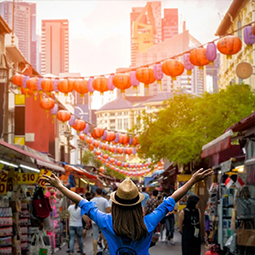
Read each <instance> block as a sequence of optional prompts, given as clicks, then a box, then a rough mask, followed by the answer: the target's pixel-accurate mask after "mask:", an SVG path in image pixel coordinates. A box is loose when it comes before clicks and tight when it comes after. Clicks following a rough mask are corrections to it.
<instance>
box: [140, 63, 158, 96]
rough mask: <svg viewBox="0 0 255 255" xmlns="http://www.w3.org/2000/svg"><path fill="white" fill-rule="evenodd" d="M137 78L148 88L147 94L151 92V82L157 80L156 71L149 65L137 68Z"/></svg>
mask: <svg viewBox="0 0 255 255" xmlns="http://www.w3.org/2000/svg"><path fill="white" fill-rule="evenodd" d="M136 78H137V80H138V81H139V82H142V83H144V87H145V89H147V94H148V93H149V91H148V89H149V84H151V83H153V82H155V81H156V78H155V77H154V71H153V69H152V68H149V67H142V68H139V69H138V70H136Z"/></svg>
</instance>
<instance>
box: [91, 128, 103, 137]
mask: <svg viewBox="0 0 255 255" xmlns="http://www.w3.org/2000/svg"><path fill="white" fill-rule="evenodd" d="M93 133H94V135H95V136H96V137H97V138H100V137H101V136H103V135H104V129H103V128H99V127H96V128H94V130H93Z"/></svg>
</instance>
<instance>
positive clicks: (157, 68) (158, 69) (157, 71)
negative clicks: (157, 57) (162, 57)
mask: <svg viewBox="0 0 255 255" xmlns="http://www.w3.org/2000/svg"><path fill="white" fill-rule="evenodd" d="M153 71H154V77H155V78H156V80H157V83H158V84H160V85H161V80H162V79H163V77H164V73H163V71H162V64H161V63H156V64H155V65H154V66H153Z"/></svg>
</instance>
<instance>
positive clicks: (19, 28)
mask: <svg viewBox="0 0 255 255" xmlns="http://www.w3.org/2000/svg"><path fill="white" fill-rule="evenodd" d="M13 4H14V27H13V24H12V23H13ZM0 15H1V16H2V17H3V18H4V20H5V21H6V22H7V23H8V25H9V26H10V27H11V28H12V29H13V30H14V34H15V35H16V36H17V37H18V48H19V49H20V51H21V52H22V54H23V55H24V57H25V58H26V60H27V61H28V62H29V63H31V65H32V67H33V68H34V69H35V70H39V69H38V66H37V37H36V4H35V3H26V2H15V1H4V2H0Z"/></svg>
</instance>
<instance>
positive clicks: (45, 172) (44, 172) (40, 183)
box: [38, 169, 52, 187]
mask: <svg viewBox="0 0 255 255" xmlns="http://www.w3.org/2000/svg"><path fill="white" fill-rule="evenodd" d="M43 175H48V176H51V175H52V172H51V171H49V170H46V169H41V171H40V174H39V179H38V184H39V185H40V186H42V187H45V186H46V181H45V179H44V178H43Z"/></svg>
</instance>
